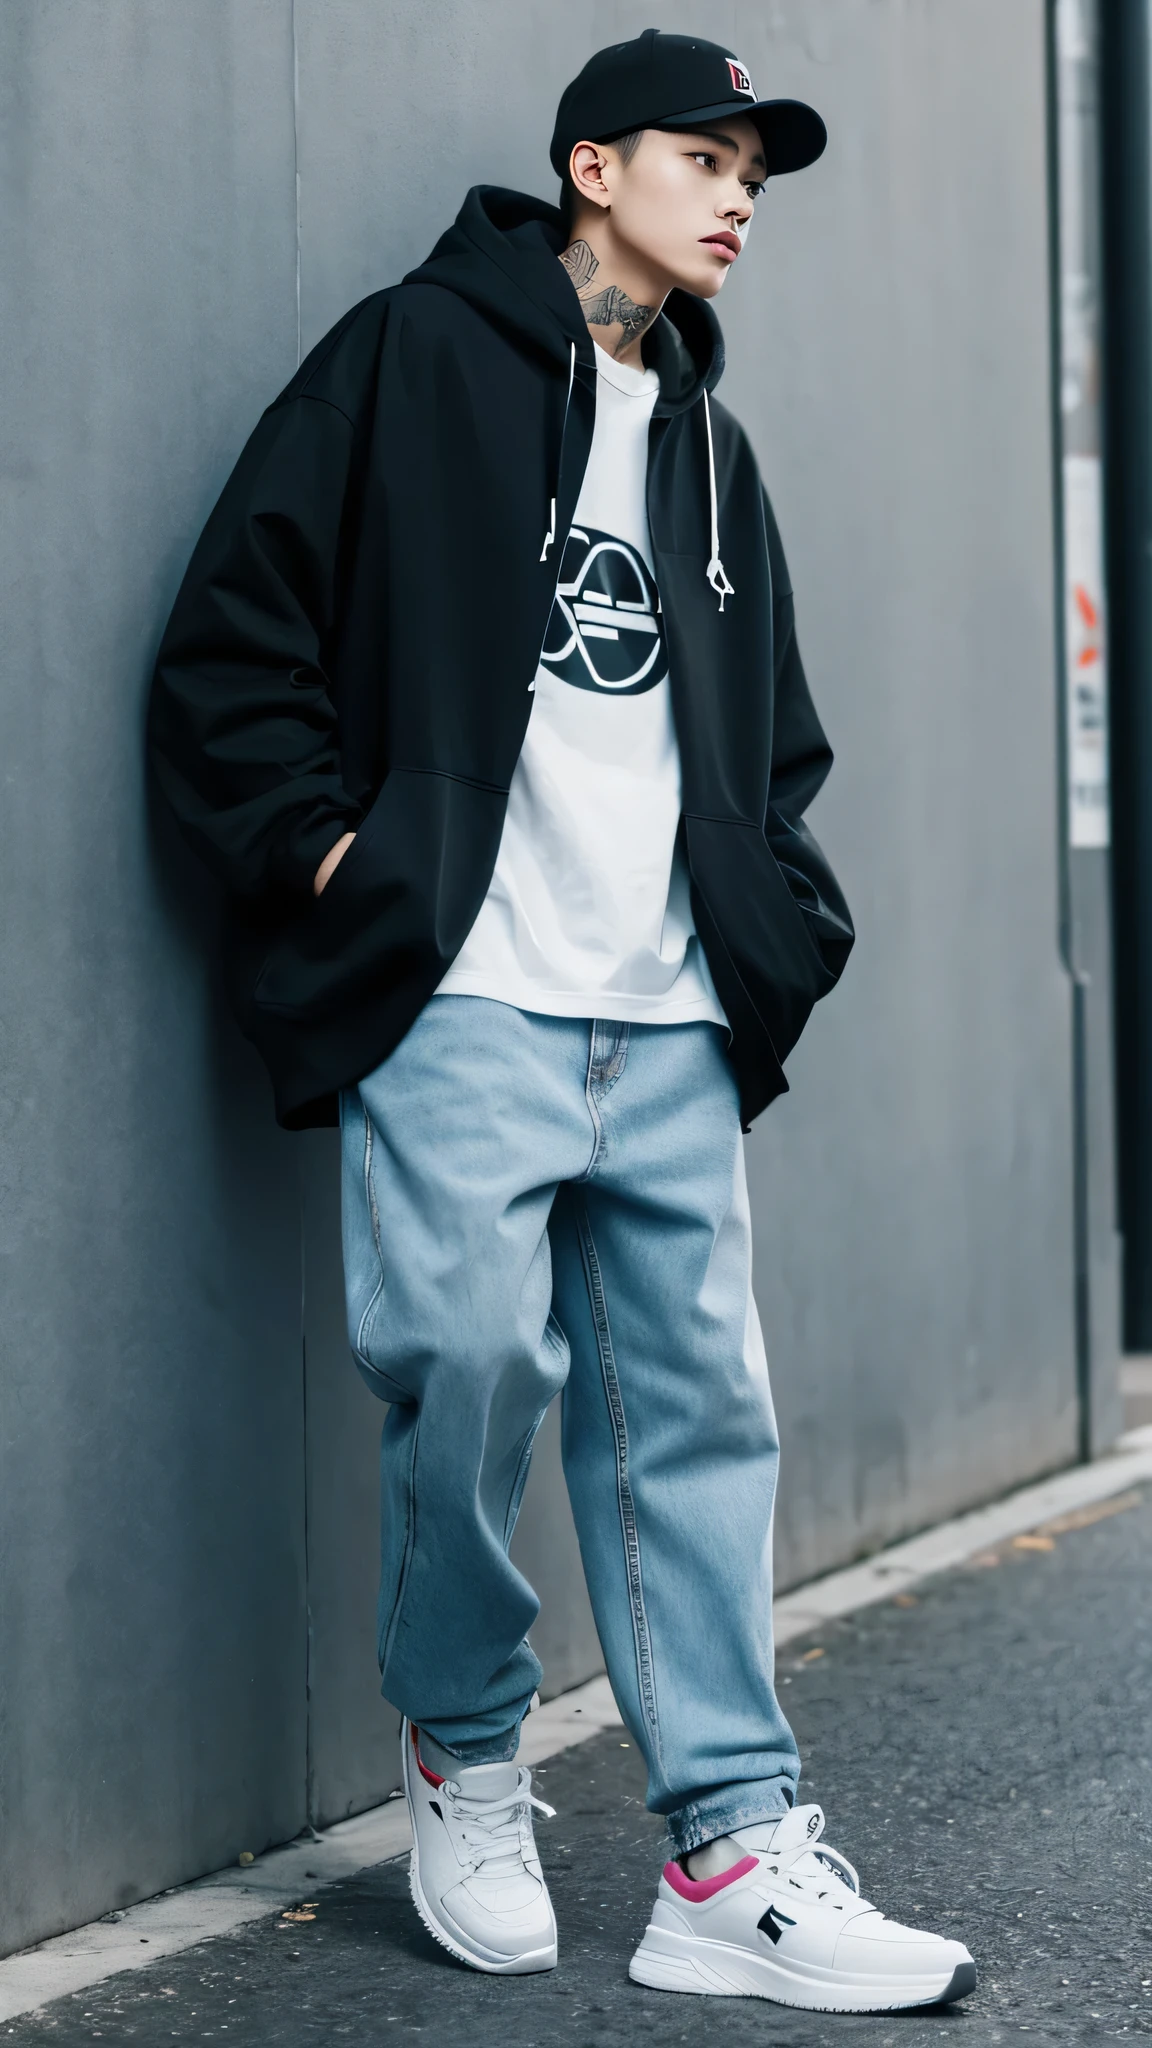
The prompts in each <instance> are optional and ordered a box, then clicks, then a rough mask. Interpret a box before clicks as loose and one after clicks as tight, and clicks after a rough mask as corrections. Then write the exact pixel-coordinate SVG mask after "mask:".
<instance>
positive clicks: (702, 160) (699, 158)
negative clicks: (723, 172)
mask: <svg viewBox="0 0 1152 2048" xmlns="http://www.w3.org/2000/svg"><path fill="white" fill-rule="evenodd" d="M692 161H693V163H694V164H707V166H708V169H709V170H710V171H714V170H715V169H716V159H715V157H714V156H711V155H710V154H709V152H708V151H707V150H706V149H701V150H697V151H696V152H694V154H693V157H692Z"/></svg>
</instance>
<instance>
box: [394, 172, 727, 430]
mask: <svg viewBox="0 0 1152 2048" xmlns="http://www.w3.org/2000/svg"><path fill="white" fill-rule="evenodd" d="M563 248H564V232H563V229H562V227H561V222H560V213H559V210H558V208H557V207H555V206H548V205H546V204H545V202H544V201H543V200H541V199H533V198H531V197H530V196H529V195H528V194H527V193H524V192H511V191H507V190H505V189H504V188H503V187H502V186H499V185H474V186H473V187H472V190H471V191H470V192H469V193H468V194H467V196H466V198H465V200H464V204H463V206H462V207H461V208H460V211H459V213H458V214H457V216H456V218H455V220H454V221H453V223H452V225H451V227H450V228H448V229H447V230H446V232H445V233H444V234H442V235H441V237H440V239H439V241H438V242H437V244H436V246H435V248H434V249H433V250H432V252H431V255H429V256H427V257H426V258H425V260H424V262H423V263H421V264H419V265H418V267H417V268H416V269H415V270H410V271H409V272H408V275H407V277H406V278H405V279H404V283H405V284H417V283H419V284H434V285H439V286H440V287H441V288H442V289H443V290H445V291H450V292H455V293H456V295H457V296H458V297H459V298H461V299H465V300H467V301H468V303H469V304H470V305H472V306H474V307H475V308H476V310H477V311H478V312H480V313H482V314H483V315H484V317H485V318H486V319H487V320H489V321H491V323H492V325H493V326H495V327H498V328H500V329H501V330H502V331H503V332H505V333H506V334H507V335H508V337H509V339H510V340H513V341H515V342H516V344H517V345H518V346H520V347H526V348H531V349H536V350H539V351H540V352H541V353H542V354H544V355H545V356H547V357H549V358H552V359H554V360H555V361H557V362H558V363H561V364H562V365H563V367H564V369H565V370H567V367H568V363H569V358H570V355H571V351H572V349H573V347H575V350H576V362H577V364H578V365H580V366H581V367H582V368H584V369H585V370H586V371H588V372H589V373H593V374H594V371H595V355H594V353H593V342H592V337H591V335H590V333H589V331H588V326H587V323H586V321H585V319H584V314H583V310H582V308H581V305H580V301H579V299H578V298H577V296H576V292H575V290H574V288H573V286H572V282H571V280H570V278H569V276H568V273H567V271H566V270H565V269H564V267H563V265H562V264H561V263H559V262H558V261H557V258H558V257H559V256H560V254H561V252H562V250H563ZM643 353H644V360H645V362H646V363H647V364H648V365H649V366H650V367H651V368H654V369H655V370H656V372H657V375H658V376H659V379H660V396H659V398H658V400H657V404H656V412H657V415H658V416H669V415H671V414H673V413H678V412H684V411H685V410H686V409H687V408H688V407H689V406H691V405H695V404H696V402H697V400H698V399H699V398H700V396H701V393H702V392H704V391H713V390H715V388H716V385H717V384H718V383H719V381H720V378H721V376H722V374H723V370H724V341H723V337H722V336H721V333H720V325H719V322H718V321H717V319H716V316H715V314H714V313H713V311H712V308H711V307H710V306H709V305H708V304H706V302H705V301H704V300H703V299H698V298H694V297H693V295H692V294H691V293H690V292H682V291H672V292H670V293H669V295H668V298H667V299H666V301H665V303H664V307H663V310H662V312H661V314H660V317H659V319H657V320H656V321H655V322H654V323H653V325H652V327H651V328H650V329H649V331H648V333H647V334H646V336H645V338H644V343H643Z"/></svg>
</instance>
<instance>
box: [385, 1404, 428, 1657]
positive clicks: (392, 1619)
mask: <svg viewBox="0 0 1152 2048" xmlns="http://www.w3.org/2000/svg"><path fill="white" fill-rule="evenodd" d="M419 1443H420V1419H419V1416H417V1419H416V1423H415V1426H414V1428H413V1431H412V1456H411V1458H410V1460H409V1464H408V1486H407V1494H406V1499H405V1504H404V1511H405V1528H404V1554H403V1556H402V1558H401V1560H400V1571H399V1573H398V1575H397V1580H396V1592H395V1596H394V1598H393V1601H392V1611H391V1613H390V1614H389V1616H388V1625H387V1627H386V1628H385V1629H384V1630H383V1632H382V1634H381V1637H380V1675H381V1677H383V1675H384V1671H385V1668H386V1666H387V1663H388V1657H389V1653H390V1651H391V1649H392V1644H393V1642H394V1641H395V1638H396V1629H397V1626H398V1624H399V1620H400V1609H401V1606H402V1604H403V1600H404V1594H405V1592H406V1590H407V1586H408V1572H409V1568H410V1566H411V1563H412V1553H413V1551H414V1549H415V1547H416V1452H417V1449H418V1447H419Z"/></svg>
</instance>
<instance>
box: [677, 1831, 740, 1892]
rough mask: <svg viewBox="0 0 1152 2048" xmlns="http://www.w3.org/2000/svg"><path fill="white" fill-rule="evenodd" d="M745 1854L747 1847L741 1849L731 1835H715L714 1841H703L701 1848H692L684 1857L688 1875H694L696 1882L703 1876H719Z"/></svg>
mask: <svg viewBox="0 0 1152 2048" xmlns="http://www.w3.org/2000/svg"><path fill="white" fill-rule="evenodd" d="M747 1854H748V1851H747V1849H742V1848H741V1847H740V1844H739V1842H734V1841H733V1840H732V1837H731V1835H717V1837H716V1840H715V1841H714V1842H705V1844H704V1847H703V1848H702V1849H693V1850H692V1852H691V1854H690V1855H689V1856H687V1857H686V1858H685V1861H686V1863H687V1865H688V1875H689V1877H694V1878H695V1879H696V1882H697V1883H698V1884H699V1882H700V1880H701V1879H702V1878H705V1877H720V1876H722V1875H723V1873H724V1871H726V1870H731V1868H732V1865H733V1864H734V1863H739V1861H740V1858H741V1857H742V1856H746V1855H747Z"/></svg>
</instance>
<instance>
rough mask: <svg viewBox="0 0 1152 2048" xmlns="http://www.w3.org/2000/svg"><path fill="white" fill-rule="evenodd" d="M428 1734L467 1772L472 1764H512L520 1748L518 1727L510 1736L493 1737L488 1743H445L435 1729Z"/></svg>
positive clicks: (429, 1730)
mask: <svg viewBox="0 0 1152 2048" xmlns="http://www.w3.org/2000/svg"><path fill="white" fill-rule="evenodd" d="M427 1732H428V1734H429V1735H431V1737H432V1740H433V1742H435V1743H437V1744H438V1745H439V1747H440V1748H441V1749H445V1750H447V1752H448V1755H449V1756H454V1757H455V1758H456V1761H457V1763H459V1764H463V1766H464V1769H465V1770H467V1769H468V1768H469V1766H470V1765H471V1764H507V1763H511V1761H512V1758H513V1757H514V1756H515V1754H516V1752H517V1750H518V1749H519V1747H520V1730H519V1728H518V1727H516V1728H514V1729H513V1730H512V1733H511V1734H510V1735H502V1736H499V1737H497V1736H493V1737H492V1738H491V1739H490V1740H489V1741H488V1742H445V1741H443V1739H442V1738H441V1737H440V1736H439V1735H437V1734H436V1733H435V1731H434V1730H433V1729H431V1728H429V1729H428V1731H427Z"/></svg>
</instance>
